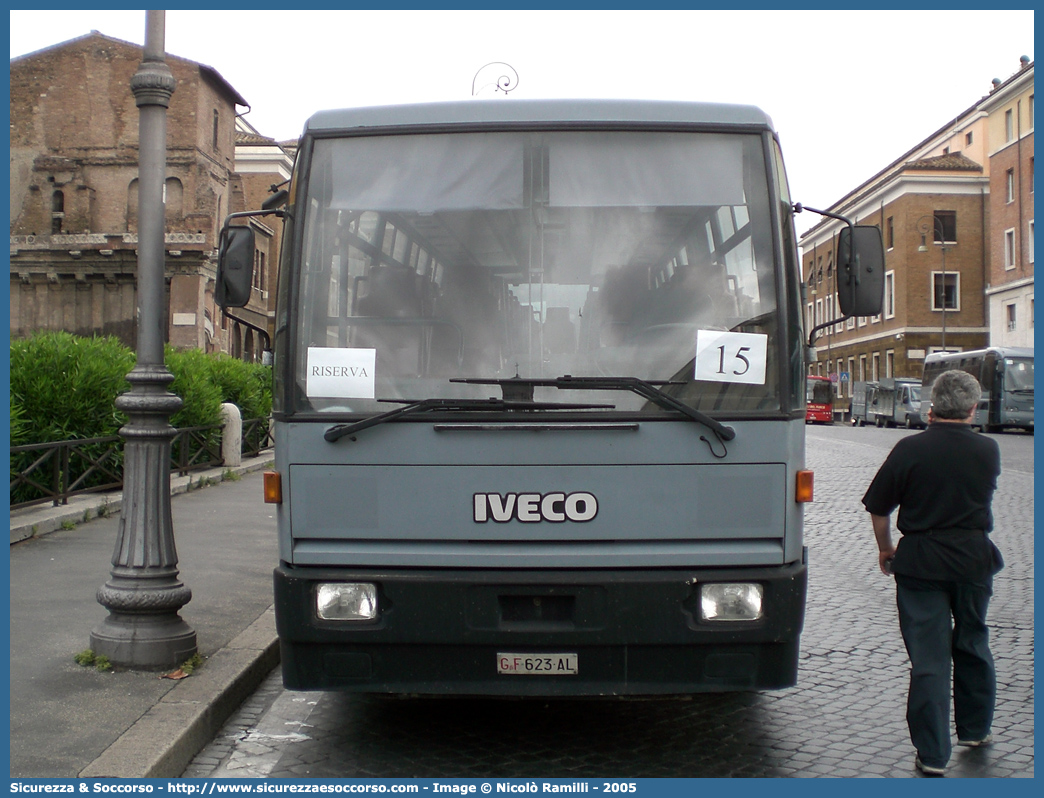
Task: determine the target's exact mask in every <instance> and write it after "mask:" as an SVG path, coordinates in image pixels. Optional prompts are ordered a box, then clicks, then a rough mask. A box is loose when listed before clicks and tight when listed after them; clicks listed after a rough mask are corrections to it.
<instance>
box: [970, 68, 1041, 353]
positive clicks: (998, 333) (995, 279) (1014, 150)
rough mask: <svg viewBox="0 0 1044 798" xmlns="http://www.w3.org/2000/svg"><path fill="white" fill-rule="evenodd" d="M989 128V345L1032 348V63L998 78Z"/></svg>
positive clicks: (988, 103) (989, 103)
mask: <svg viewBox="0 0 1044 798" xmlns="http://www.w3.org/2000/svg"><path fill="white" fill-rule="evenodd" d="M995 84H996V85H995V86H994V90H993V92H992V93H991V94H990V96H989V97H987V98H986V99H985V100H984V101H983V103H982V108H983V109H984V110H985V111H986V112H987V113H988V114H989V129H990V138H989V140H990V144H991V147H990V152H989V164H990V228H991V231H990V272H989V279H988V282H987V286H986V296H987V300H988V307H989V320H990V343H991V344H992V345H994V346H1028V347H1032V346H1033V62H1032V61H1030V60H1029V59H1028V58H1025V57H1024V58H1023V61H1022V69H1021V70H1020V71H1019V72H1018V73H1017V74H1016V75H1014V76H1013V77H1011V78H1009V79H1008V80H1006V81H1004V82H1001V81H999V80H998V81H995Z"/></svg>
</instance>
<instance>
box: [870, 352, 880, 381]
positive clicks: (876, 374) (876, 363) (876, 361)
mask: <svg viewBox="0 0 1044 798" xmlns="http://www.w3.org/2000/svg"><path fill="white" fill-rule="evenodd" d="M871 358H872V364H873V365H872V366H871V369H872V374H873V376H872V377H871V379H872V380H873V381H874V382H877V381H878V380H879V379H881V376H880V375H881V353H880V352H874V353H873V355H871Z"/></svg>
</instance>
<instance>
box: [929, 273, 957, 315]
mask: <svg viewBox="0 0 1044 798" xmlns="http://www.w3.org/2000/svg"><path fill="white" fill-rule="evenodd" d="M960 284H961V275H960V272H932V310H943V309H944V308H945V309H946V310H960V309H961V308H960V295H961V290H960Z"/></svg>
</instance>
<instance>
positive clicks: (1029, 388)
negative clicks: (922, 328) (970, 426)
mask: <svg viewBox="0 0 1044 798" xmlns="http://www.w3.org/2000/svg"><path fill="white" fill-rule="evenodd" d="M949 369H961V370H962V371H966V372H968V373H969V374H971V375H972V376H973V377H975V379H977V380H978V381H979V385H981V386H982V400H981V401H980V402H979V407H978V409H977V410H976V411H975V419H974V421H973V423H974V424H975V426H976V427H978V428H979V429H981V430H983V431H985V432H999V431H1000V430H1004V429H1021V430H1025V431H1027V432H1031V433H1032V432H1033V349H1032V348H1029V347H1025V348H1024V347H1003V346H991V347H989V348H988V349H975V350H970V351H967V352H945V353H944V352H933V353H931V354H930V355H928V356H927V357H926V358H925V359H924V376H923V378H922V380H921V384H922V388H921V420H922V422H924V423H926V424H927V423H928V410H929V409H930V408H931V401H932V397H931V393H932V391H931V387H932V383H934V382H935V379H936V377H938V376H939V375H940V374H942V373H943V372H944V371H947V370H949Z"/></svg>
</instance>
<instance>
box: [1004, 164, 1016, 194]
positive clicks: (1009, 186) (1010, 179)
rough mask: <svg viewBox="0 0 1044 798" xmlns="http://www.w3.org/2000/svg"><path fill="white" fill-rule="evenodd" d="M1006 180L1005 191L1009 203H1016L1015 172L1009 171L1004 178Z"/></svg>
mask: <svg viewBox="0 0 1044 798" xmlns="http://www.w3.org/2000/svg"><path fill="white" fill-rule="evenodd" d="M1004 179H1005V191H1006V192H1007V197H1008V202H1014V201H1015V170H1014V169H1009V170H1008V173H1007V174H1006V175H1005V176H1004Z"/></svg>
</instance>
